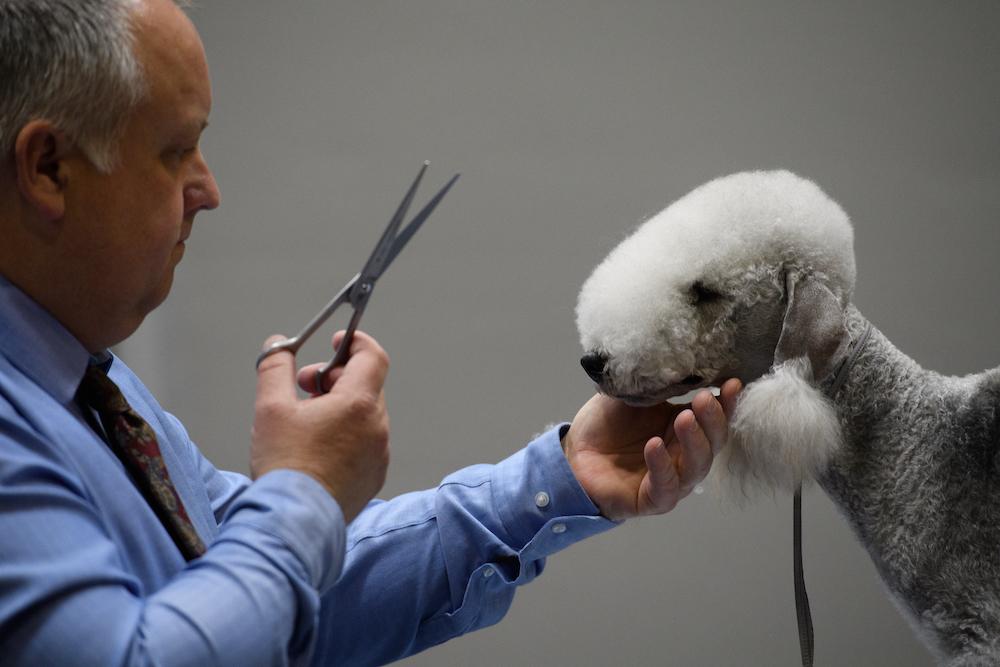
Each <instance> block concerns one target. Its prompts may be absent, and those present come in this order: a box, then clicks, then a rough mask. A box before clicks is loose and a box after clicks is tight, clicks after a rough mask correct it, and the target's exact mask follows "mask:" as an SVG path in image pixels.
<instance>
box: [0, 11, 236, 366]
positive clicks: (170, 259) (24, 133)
mask: <svg viewBox="0 0 1000 667" xmlns="http://www.w3.org/2000/svg"><path fill="white" fill-rule="evenodd" d="M0 92H2V95H0V149H2V151H3V152H2V155H3V162H2V165H0V233H2V234H3V236H4V238H5V243H4V244H2V245H3V247H0V273H3V274H4V275H5V276H6V277H7V278H8V279H9V280H11V281H12V282H14V283H15V284H17V285H18V286H19V287H21V289H23V290H24V291H25V292H27V293H28V294H29V295H31V296H32V297H33V298H35V300H36V301H38V302H39V303H41V304H42V305H43V306H44V307H46V308H47V309H48V310H49V311H50V312H51V313H52V314H53V315H54V316H55V317H56V318H57V319H58V320H59V321H60V322H61V323H62V324H63V325H64V326H66V327H67V328H68V329H69V330H70V331H71V332H72V333H73V334H74V335H76V337H77V338H78V339H79V340H80V341H81V342H83V343H84V345H85V346H87V347H88V348H89V349H91V350H92V351H96V350H98V349H101V348H103V347H106V346H108V345H112V344H114V343H116V342H118V341H120V340H122V339H123V338H125V337H127V336H128V335H129V334H131V333H132V332H133V331H134V330H135V329H136V328H137V327H138V326H139V324H140V323H141V322H142V319H143V318H144V317H145V316H146V315H147V314H148V313H149V312H150V311H151V310H152V309H153V308H155V307H156V306H157V305H159V304H160V303H161V302H162V301H163V299H164V298H166V296H167V293H168V292H169V289H170V285H171V283H172V279H173V271H174V267H175V266H176V264H177V262H179V261H180V258H181V256H182V254H183V250H184V245H183V242H184V240H185V239H186V238H187V236H188V235H189V234H190V233H191V225H192V223H193V221H194V216H195V214H197V213H198V212H199V211H201V210H203V209H211V208H214V207H215V206H217V205H218V202H219V193H218V190H217V187H216V184H215V181H214V178H213V177H212V174H211V172H210V171H209V169H208V166H207V165H206V164H205V161H204V159H203V158H202V156H201V152H200V149H199V139H200V135H201V132H202V130H203V129H204V127H205V125H206V124H207V121H208V114H209V111H210V109H211V87H210V84H209V77H208V67H207V64H206V62H205V55H204V50H203V48H202V45H201V41H200V40H199V38H198V35H197V32H196V31H195V29H194V26H193V25H192V24H191V23H190V21H189V20H188V19H187V17H186V16H185V15H184V13H183V12H182V11H181V10H180V9H179V8H178V6H177V3H175V2H173V1H172V0H72V1H70V0H61V1H60V0H0ZM7 241H9V242H7Z"/></svg>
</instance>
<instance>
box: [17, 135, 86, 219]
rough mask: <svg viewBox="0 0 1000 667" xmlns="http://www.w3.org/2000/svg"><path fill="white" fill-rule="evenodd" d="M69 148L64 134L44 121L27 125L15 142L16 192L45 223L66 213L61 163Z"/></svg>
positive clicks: (64, 179)
mask: <svg viewBox="0 0 1000 667" xmlns="http://www.w3.org/2000/svg"><path fill="white" fill-rule="evenodd" d="M72 148H73V144H72V142H71V141H70V140H69V138H68V137H67V136H66V134H65V133H64V132H63V131H62V130H60V129H59V128H57V127H56V126H55V125H54V124H52V122H50V121H47V120H33V121H31V122H29V123H28V124H27V125H25V126H24V127H22V128H21V131H20V132H18V134H17V139H16V140H15V142H14V169H15V172H16V175H17V189H18V191H19V192H20V193H21V197H22V198H23V199H24V200H25V202H26V203H27V204H28V205H29V206H31V207H33V208H34V209H35V210H36V211H38V214H39V216H40V217H41V218H42V219H43V220H44V221H46V222H54V221H56V220H59V219H60V218H62V217H63V215H64V214H65V212H66V199H65V189H66V180H67V177H66V168H65V164H64V161H65V159H66V157H67V156H68V155H69V153H70V151H71V150H72Z"/></svg>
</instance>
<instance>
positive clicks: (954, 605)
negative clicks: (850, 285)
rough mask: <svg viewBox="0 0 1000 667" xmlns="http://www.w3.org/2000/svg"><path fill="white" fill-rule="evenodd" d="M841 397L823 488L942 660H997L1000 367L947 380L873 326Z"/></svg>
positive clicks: (853, 324)
mask: <svg viewBox="0 0 1000 667" xmlns="http://www.w3.org/2000/svg"><path fill="white" fill-rule="evenodd" d="M847 321H848V330H849V332H850V334H851V339H852V341H856V340H857V339H858V337H859V336H860V334H861V331H862V330H863V328H864V327H865V325H866V324H867V322H866V320H865V319H864V317H862V315H861V314H860V313H859V312H858V311H857V309H856V308H854V307H853V306H849V307H848V310H847ZM832 398H833V401H834V404H835V406H836V410H837V414H838V416H839V418H840V422H841V426H842V428H843V434H844V447H843V449H841V450H840V451H839V452H838V453H837V454H836V455H835V456H834V457H833V459H832V460H831V463H830V466H829V468H828V469H827V470H826V471H825V473H823V474H822V475H821V476H820V477H819V483H820V485H821V486H822V488H823V489H824V490H825V491H826V492H827V493H828V494H829V495H830V497H831V498H832V499H833V500H834V501H835V502H836V504H837V505H838V506H839V508H840V509H841V510H842V511H843V513H844V515H845V517H846V518H847V520H848V521H849V522H850V524H851V526H852V527H853V528H854V530H855V532H856V533H857V535H858V537H859V538H860V540H861V542H862V543H863V544H864V545H865V546H866V548H867V549H868V552H869V554H870V555H871V558H872V560H873V561H874V563H875V565H876V567H877V568H878V571H879V573H880V574H881V576H882V579H883V580H884V581H885V584H886V586H887V587H888V589H889V590H890V592H891V593H892V595H893V597H894V598H895V601H896V603H897V605H898V606H899V608H900V609H901V610H902V611H903V612H904V615H906V616H907V618H908V620H909V621H910V622H911V624H912V625H913V626H914V627H915V629H917V631H918V632H919V634H920V635H922V636H923V638H924V639H925V640H926V641H927V642H928V644H929V645H930V646H931V648H932V649H935V652H936V653H937V657H938V658H939V659H940V660H942V661H943V662H944V663H945V664H948V665H953V666H955V667H958V666H959V665H962V666H964V665H998V664H1000V475H998V473H1000V470H998V465H1000V463H998V458H997V449H998V447H1000V423H998V420H997V406H998V405H1000V369H993V370H990V371H987V372H985V373H980V374H978V375H971V376H967V377H963V378H956V377H945V376H942V375H939V374H938V373H934V372H932V371H928V370H926V369H924V368H921V367H920V366H919V365H918V364H917V363H916V362H915V361H913V360H912V359H910V358H909V357H907V356H906V355H905V354H903V353H902V352H900V351H899V350H898V349H896V347H895V346H893V344H892V343H890V342H889V341H888V340H887V339H886V338H885V336H883V335H882V334H881V333H880V332H878V331H877V330H875V331H873V332H872V335H871V336H870V338H869V339H868V341H867V343H866V344H865V347H864V349H863V350H861V351H860V353H859V356H858V358H857V360H856V362H855V363H854V364H853V366H852V367H851V368H850V369H849V371H848V376H847V380H846V382H845V383H844V385H843V386H842V387H841V388H840V390H839V391H838V392H837V393H836V395H834V396H833V397H832Z"/></svg>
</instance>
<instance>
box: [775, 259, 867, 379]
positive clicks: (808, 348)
mask: <svg viewBox="0 0 1000 667" xmlns="http://www.w3.org/2000/svg"><path fill="white" fill-rule="evenodd" d="M785 295H786V298H787V299H788V306H787V308H786V309H785V319H784V321H783V323H782V325H781V336H780V337H779V338H778V345H777V347H776V348H775V350H774V364H775V366H777V365H779V364H781V363H782V362H784V361H787V360H788V359H794V358H795V357H807V358H808V359H809V361H810V362H811V365H812V370H813V378H814V380H815V381H817V382H818V381H820V380H822V379H823V378H824V377H826V376H827V375H828V374H829V373H830V372H831V371H832V370H833V369H834V368H836V364H837V363H839V362H840V360H841V359H843V358H844V355H845V354H846V352H847V346H848V344H849V343H850V336H849V335H848V332H847V323H846V321H845V317H844V307H843V306H842V305H841V303H840V300H839V299H838V298H837V297H836V295H835V294H834V293H833V292H831V291H830V288H828V287H827V286H826V285H824V284H823V283H822V282H821V281H820V280H818V279H817V278H815V277H812V276H802V275H800V274H799V273H797V272H794V271H789V272H788V273H786V274H785Z"/></svg>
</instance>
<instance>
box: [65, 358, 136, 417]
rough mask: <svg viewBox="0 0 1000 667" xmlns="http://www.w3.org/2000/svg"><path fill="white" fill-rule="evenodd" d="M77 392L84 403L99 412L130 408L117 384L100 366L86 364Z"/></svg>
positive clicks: (116, 411) (121, 410)
mask: <svg viewBox="0 0 1000 667" xmlns="http://www.w3.org/2000/svg"><path fill="white" fill-rule="evenodd" d="M77 394H78V395H79V397H80V398H81V400H83V402H84V403H86V404H87V405H89V406H90V407H92V408H93V409H94V410H97V412H99V413H105V414H107V413H121V412H126V411H128V410H129V409H130V407H129V404H128V401H126V400H125V396H123V395H122V392H121V390H120V389H118V385H116V384H115V383H114V382H112V381H111V378H109V377H108V374H107V373H105V372H104V371H103V370H102V369H101V367H100V366H87V372H86V373H84V374H83V379H82V380H80V389H79V390H78V391H77Z"/></svg>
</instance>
